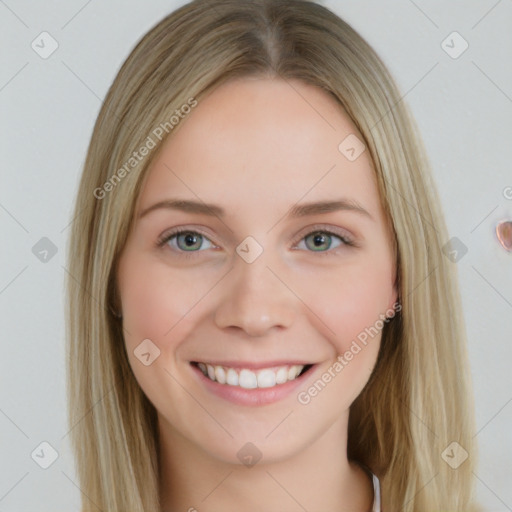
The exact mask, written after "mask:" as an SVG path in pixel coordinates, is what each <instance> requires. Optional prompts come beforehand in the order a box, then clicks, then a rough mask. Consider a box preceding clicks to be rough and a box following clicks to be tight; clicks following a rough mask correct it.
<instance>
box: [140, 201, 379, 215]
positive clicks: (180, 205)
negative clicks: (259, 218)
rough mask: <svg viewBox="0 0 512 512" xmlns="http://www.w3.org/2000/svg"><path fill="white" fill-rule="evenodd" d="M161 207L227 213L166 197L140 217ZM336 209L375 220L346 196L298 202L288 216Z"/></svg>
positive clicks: (201, 212) (197, 212)
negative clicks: (336, 198) (330, 199)
mask: <svg viewBox="0 0 512 512" xmlns="http://www.w3.org/2000/svg"><path fill="white" fill-rule="evenodd" d="M160 209H167V210H180V211H182V212H186V213H195V214H199V215H209V216H212V217H213V216H215V217H224V216H225V215H226V212H225V210H224V209H223V208H222V207H220V206H218V205H215V204H207V203H204V202H201V201H193V200H190V199H166V200H164V201H159V202H158V203H155V204H154V205H152V206H149V207H148V208H145V209H144V210H143V211H142V212H141V213H140V215H139V219H140V218H142V217H144V216H146V215H147V214H148V213H150V212H152V211H155V210H160ZM336 211H351V212H355V213H359V214H361V215H363V216H365V217H367V218H369V219H371V220H374V218H373V217H372V216H371V214H370V213H369V212H368V211H367V210H365V209H364V208H363V207H362V206H361V205H360V204H359V203H357V201H354V200H352V199H345V198H342V199H338V200H334V201H315V202H310V203H303V204H296V205H294V206H293V207H292V208H291V209H290V211H289V212H288V214H287V217H289V218H291V217H306V216H308V215H317V214H322V213H331V212H336Z"/></svg>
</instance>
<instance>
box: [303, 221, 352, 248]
mask: <svg viewBox="0 0 512 512" xmlns="http://www.w3.org/2000/svg"><path fill="white" fill-rule="evenodd" d="M316 231H321V232H323V233H328V234H332V235H335V236H337V237H339V238H341V240H342V241H343V243H344V245H353V246H356V242H355V240H354V236H353V235H351V234H350V232H349V231H347V230H346V229H343V228H340V227H336V226H332V225H330V224H313V225H312V226H306V227H305V228H304V229H303V230H301V231H300V233H299V235H297V237H296V238H294V241H293V244H294V245H296V244H297V243H298V242H300V241H301V240H302V239H303V238H305V237H306V236H307V235H310V234H312V233H314V232H316ZM319 252H326V253H327V252H333V251H319Z"/></svg>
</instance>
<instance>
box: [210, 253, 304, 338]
mask: <svg viewBox="0 0 512 512" xmlns="http://www.w3.org/2000/svg"><path fill="white" fill-rule="evenodd" d="M267 263H268V261H267V259H266V258H265V257H263V255H261V256H260V257H258V258H257V259H256V260H255V261H253V262H252V263H248V262H247V261H245V260H244V259H243V258H242V257H237V258H235V262H234V268H233V270H232V271H231V272H230V273H229V274H228V276H226V277H227V278H228V279H229V281H230V282H229V286H228V287H227V289H226V292H225V293H224V294H223V295H222V297H221V299H220V301H219V303H218V305H217V308H216V311H215V321H216V323H217V325H218V327H219V328H226V327H238V328H240V329H243V330H244V331H246V332H247V334H249V335H250V336H263V335H264V334H265V333H266V332H267V331H268V330H269V329H272V327H289V326H290V325H291V323H292V321H293V314H294V309H295V304H294V295H293V294H292V293H291V292H290V290H289V289H288V288H287V287H286V286H285V285H284V284H283V282H282V281H281V280H280V279H279V278H278V277H277V276H276V274H277V275H279V274H278V272H276V270H275V269H273V268H272V270H271V268H269V267H268V266H267ZM283 280H284V279H283Z"/></svg>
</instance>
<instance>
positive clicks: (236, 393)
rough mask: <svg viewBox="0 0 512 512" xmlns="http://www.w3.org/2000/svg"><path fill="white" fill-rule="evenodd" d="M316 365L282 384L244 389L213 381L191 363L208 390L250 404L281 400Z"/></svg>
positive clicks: (299, 383)
mask: <svg viewBox="0 0 512 512" xmlns="http://www.w3.org/2000/svg"><path fill="white" fill-rule="evenodd" d="M316 366H317V365H313V366H312V367H311V368H310V369H309V370H308V371H307V372H306V373H304V374H302V375H301V376H300V377H297V378H296V379H294V380H290V381H288V382H285V383H284V384H277V385H275V386H272V387H271V388H254V389H245V388H241V387H240V386H229V385H228V384H220V383H219V382H217V381H213V380H211V379H209V378H208V377H206V376H205V375H204V373H203V372H202V371H201V370H200V369H199V368H198V367H197V366H195V365H191V367H192V369H193V370H194V372H195V373H196V375H197V376H198V377H199V380H200V381H201V382H202V383H203V384H204V385H205V386H206V388H207V389H208V391H210V392H212V393H213V394H214V395H217V396H219V397H221V398H223V399H224V400H228V401H229V402H232V403H234V404H238V405H252V406H257V405H267V404H272V403H274V402H278V401H279V400H283V399H284V398H286V397H287V396H289V395H291V394H292V393H293V392H294V391H295V390H296V389H297V388H298V387H300V386H301V385H303V384H304V381H305V380H306V379H308V378H309V377H310V375H312V374H313V372H314V371H315V367H316Z"/></svg>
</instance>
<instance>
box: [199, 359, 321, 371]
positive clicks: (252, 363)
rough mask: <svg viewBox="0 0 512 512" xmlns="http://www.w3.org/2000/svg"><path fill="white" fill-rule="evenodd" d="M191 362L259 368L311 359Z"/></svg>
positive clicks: (305, 363)
mask: <svg viewBox="0 0 512 512" xmlns="http://www.w3.org/2000/svg"><path fill="white" fill-rule="evenodd" d="M191 362H192V363H205V364H210V365H212V366H227V367H228V368H247V369H248V370H249V369H254V370H257V369H259V368H273V367H275V366H294V365H302V366H306V365H311V364H314V363H312V362H311V361H301V360H297V359H281V360H273V361H259V362H258V361H229V360H226V359H223V360H215V361H212V360H211V359H196V360H194V361H191Z"/></svg>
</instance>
